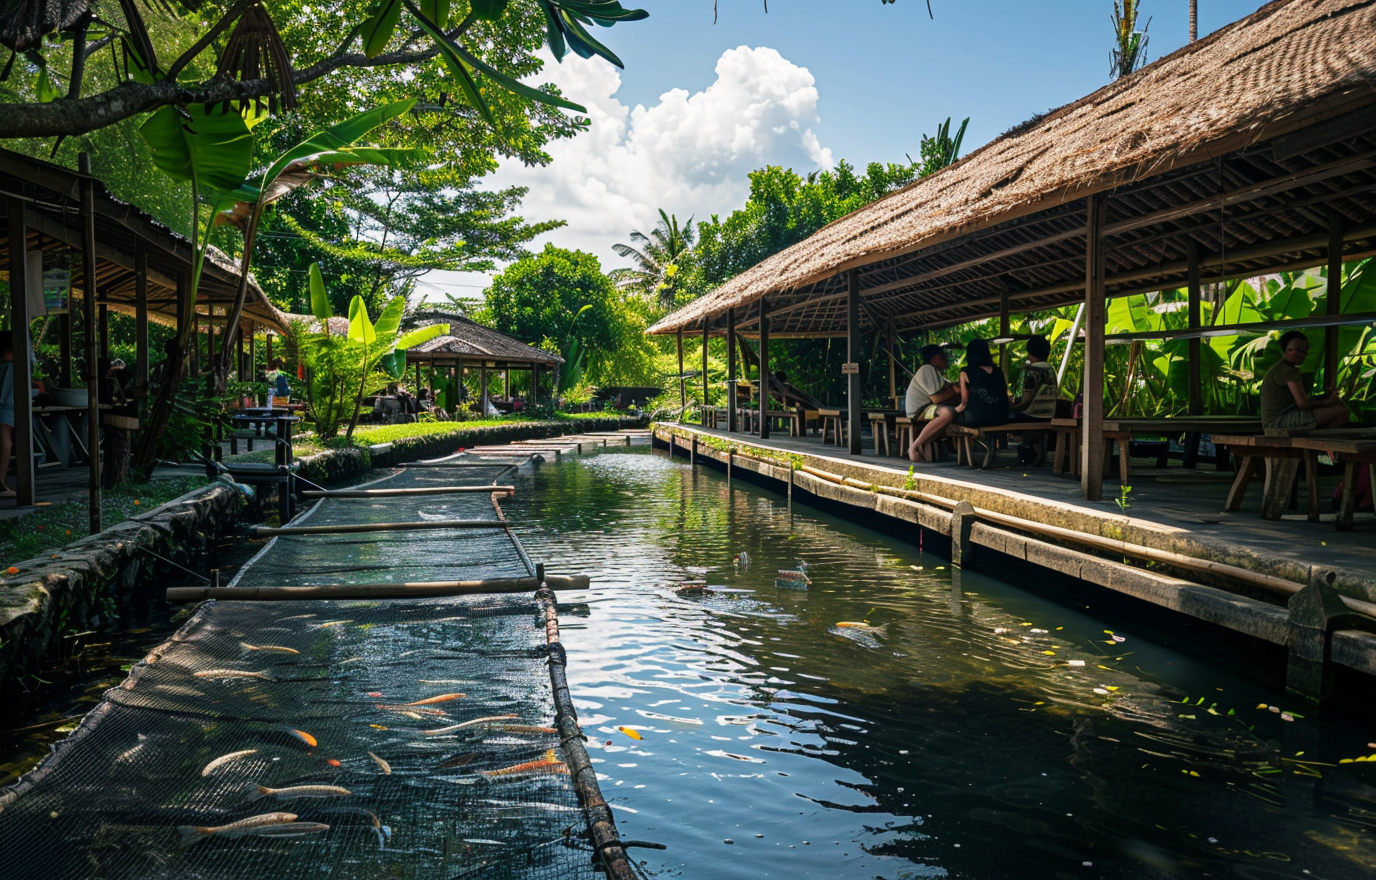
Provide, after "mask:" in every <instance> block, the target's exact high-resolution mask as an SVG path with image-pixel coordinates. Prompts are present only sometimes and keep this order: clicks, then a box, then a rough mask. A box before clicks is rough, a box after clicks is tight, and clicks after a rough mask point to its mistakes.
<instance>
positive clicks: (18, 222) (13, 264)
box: [0, 198, 84, 507]
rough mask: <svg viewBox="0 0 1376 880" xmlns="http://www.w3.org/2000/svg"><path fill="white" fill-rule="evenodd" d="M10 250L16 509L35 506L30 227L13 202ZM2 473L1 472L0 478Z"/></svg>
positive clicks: (1, 463) (6, 465)
mask: <svg viewBox="0 0 1376 880" xmlns="http://www.w3.org/2000/svg"><path fill="white" fill-rule="evenodd" d="M8 208H9V242H10V245H9V248H10V319H11V320H10V327H11V328H12V329H11V331H10V332H11V335H12V336H13V345H14V364H13V366H12V370H13V372H12V374H11V376H10V378H11V380H12V381H13V382H14V431H13V433H12V435H11V436H12V438H13V440H14V448H13V452H14V467H15V472H16V475H17V479H16V480H15V483H14V486H12V487H11V488H13V489H14V493H15V498H14V503H15V506H16V507H31V506H32V505H33V502H34V485H33V483H34V473H33V414H32V412H31V409H30V408H31V407H32V405H33V396H32V395H31V394H29V393H28V389H29V388H30V387H32V385H33V367H32V365H31V364H30V362H29V343H28V329H29V297H28V289H29V253H28V242H29V224H28V206H27V205H25V204H24V202H23V201H21V200H19V199H15V198H11V199H10V200H9V206H8ZM83 293H84V291H83ZM9 466H10V463H9V462H8V461H0V468H5V469H8V468H9ZM2 473H4V471H3V470H0V474H2Z"/></svg>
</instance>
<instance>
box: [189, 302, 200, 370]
mask: <svg viewBox="0 0 1376 880" xmlns="http://www.w3.org/2000/svg"><path fill="white" fill-rule="evenodd" d="M188 295H189V293H188ZM200 375H201V309H200V307H199V306H197V305H195V304H192V306H191V380H192V381H193V382H194V381H196V380H197V379H198V378H200Z"/></svg>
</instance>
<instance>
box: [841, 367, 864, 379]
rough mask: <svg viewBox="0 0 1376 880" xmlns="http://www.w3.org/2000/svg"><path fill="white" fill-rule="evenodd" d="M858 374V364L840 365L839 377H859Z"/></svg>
mask: <svg viewBox="0 0 1376 880" xmlns="http://www.w3.org/2000/svg"><path fill="white" fill-rule="evenodd" d="M859 374H860V365H859V364H842V365H841V375H843V376H852V375H859Z"/></svg>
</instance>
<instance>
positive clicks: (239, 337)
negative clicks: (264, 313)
mask: <svg viewBox="0 0 1376 880" xmlns="http://www.w3.org/2000/svg"><path fill="white" fill-rule="evenodd" d="M252 326H253V325H252V324H250V323H249V322H248V321H240V322H239V327H238V329H236V330H235V331H234V372H235V373H238V374H239V381H240V382H247V381H248V380H249V378H250V377H249V375H248V371H247V370H245V369H244V334H245V333H251V332H253V331H252Z"/></svg>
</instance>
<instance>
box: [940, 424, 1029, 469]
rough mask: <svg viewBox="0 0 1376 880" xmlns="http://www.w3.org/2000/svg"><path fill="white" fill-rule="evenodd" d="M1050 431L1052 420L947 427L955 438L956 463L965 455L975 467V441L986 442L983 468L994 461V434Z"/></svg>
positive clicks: (966, 460) (948, 432)
mask: <svg viewBox="0 0 1376 880" xmlns="http://www.w3.org/2000/svg"><path fill="white" fill-rule="evenodd" d="M1050 431H1051V423H1050V422H1006V423H1004V424H1002V425H984V426H982V427H978V428H973V427H970V426H968V425H951V427H949V428H947V429H946V433H947V434H949V435H950V436H951V437H952V438H953V439H954V441H955V444H956V464H960V460H961V457H962V455H963V456H964V458H965V463H966V464H968V465H970V466H971V467H974V466H975V457H974V447H975V442H976V441H979V442H981V443H983V444H984V460H983V461H982V462H981V463H980V467H981V468H987V467H989V465H991V464H993V462H994V440H993V437H994V435H997V434H1035V433H1050Z"/></svg>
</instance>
